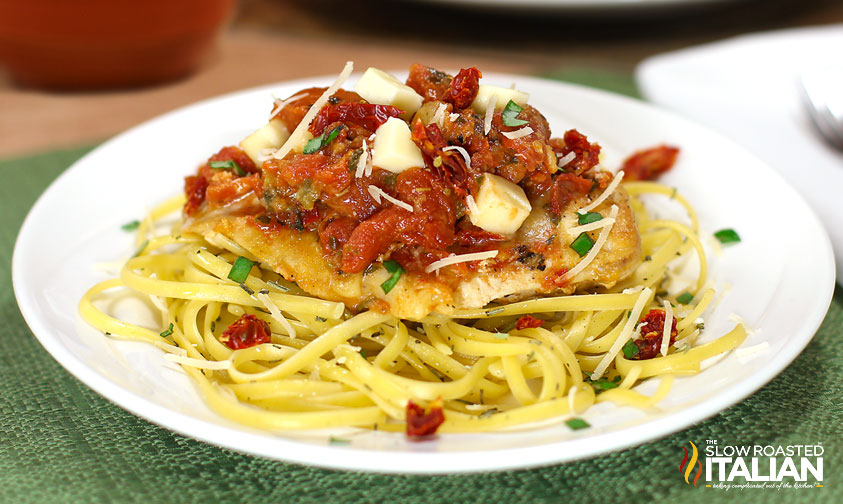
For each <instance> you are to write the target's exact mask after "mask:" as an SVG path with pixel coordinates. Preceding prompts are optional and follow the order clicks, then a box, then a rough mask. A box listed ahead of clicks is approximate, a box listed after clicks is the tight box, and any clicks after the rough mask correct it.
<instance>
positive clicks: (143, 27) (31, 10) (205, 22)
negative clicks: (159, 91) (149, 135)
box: [0, 0, 235, 89]
mask: <svg viewBox="0 0 843 504" xmlns="http://www.w3.org/2000/svg"><path fill="white" fill-rule="evenodd" d="M234 4H235V0H140V1H124V0H0V63H2V65H3V66H5V68H6V70H7V71H8V72H9V74H10V75H11V77H12V78H13V79H14V80H15V81H16V82H17V83H18V84H21V85H25V86H35V87H44V88H54V89H84V88H88V89H91V88H110V87H126V86H138V85H145V84H154V83H159V82H164V81H168V80H172V79H177V78H179V77H184V76H186V75H188V74H189V73H191V72H192V71H194V70H196V68H197V67H198V66H199V65H200V64H201V63H202V60H203V57H204V56H205V55H206V53H207V51H208V50H209V49H210V48H211V47H212V46H213V44H214V42H215V40H216V38H217V35H218V34H219V32H220V31H221V29H222V28H223V27H224V26H225V25H226V24H227V22H228V20H229V18H230V16H231V14H232V11H233V8H234Z"/></svg>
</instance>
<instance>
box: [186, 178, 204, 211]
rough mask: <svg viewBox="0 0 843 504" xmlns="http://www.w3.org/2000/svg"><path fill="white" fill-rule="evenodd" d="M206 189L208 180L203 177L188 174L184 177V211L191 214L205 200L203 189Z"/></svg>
mask: <svg viewBox="0 0 843 504" xmlns="http://www.w3.org/2000/svg"><path fill="white" fill-rule="evenodd" d="M207 189H208V181H207V180H205V177H201V176H190V177H185V178H184V194H185V196H187V203H185V204H184V213H185V214H187V215H193V214H194V213H195V212H196V210H198V209H199V206H200V205H201V204H202V202H203V201H205V191H207Z"/></svg>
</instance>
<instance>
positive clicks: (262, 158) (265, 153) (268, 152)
mask: <svg viewBox="0 0 843 504" xmlns="http://www.w3.org/2000/svg"><path fill="white" fill-rule="evenodd" d="M273 154H275V149H273V148H272V147H267V148H266V149H261V150H259V151H258V163H260V164H264V163H265V162H267V161H269V160H270V159H272V155H273Z"/></svg>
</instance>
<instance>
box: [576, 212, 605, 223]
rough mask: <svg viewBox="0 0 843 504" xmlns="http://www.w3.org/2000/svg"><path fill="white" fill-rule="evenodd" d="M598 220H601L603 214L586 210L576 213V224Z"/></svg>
mask: <svg viewBox="0 0 843 504" xmlns="http://www.w3.org/2000/svg"><path fill="white" fill-rule="evenodd" d="M599 220H603V216H602V215H600V214H599V213H597V212H588V213H584V214H581V213H578V214H577V224H580V225H583V224H591V223H592V222H597V221H599Z"/></svg>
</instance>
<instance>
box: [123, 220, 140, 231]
mask: <svg viewBox="0 0 843 504" xmlns="http://www.w3.org/2000/svg"><path fill="white" fill-rule="evenodd" d="M139 227H140V221H139V220H133V221H132V222H127V223H125V224H123V225H122V226H120V229H122V230H123V231H134V230H135V229H137V228H139Z"/></svg>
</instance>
